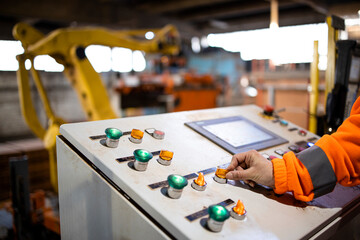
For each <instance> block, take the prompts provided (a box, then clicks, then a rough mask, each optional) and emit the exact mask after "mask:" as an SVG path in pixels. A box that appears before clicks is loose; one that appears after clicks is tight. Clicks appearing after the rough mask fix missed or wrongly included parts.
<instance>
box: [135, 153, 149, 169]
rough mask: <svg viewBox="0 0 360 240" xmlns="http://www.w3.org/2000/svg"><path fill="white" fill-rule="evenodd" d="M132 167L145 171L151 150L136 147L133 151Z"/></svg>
mask: <svg viewBox="0 0 360 240" xmlns="http://www.w3.org/2000/svg"><path fill="white" fill-rule="evenodd" d="M134 157H135V162H134V168H135V169H136V170H138V171H145V170H146V168H147V165H148V162H149V160H150V159H152V157H153V155H152V153H151V152H149V151H146V150H144V149H136V150H135V151H134Z"/></svg>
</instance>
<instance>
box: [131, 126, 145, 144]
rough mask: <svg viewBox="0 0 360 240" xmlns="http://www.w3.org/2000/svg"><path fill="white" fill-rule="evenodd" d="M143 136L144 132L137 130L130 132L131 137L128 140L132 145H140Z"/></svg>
mask: <svg viewBox="0 0 360 240" xmlns="http://www.w3.org/2000/svg"><path fill="white" fill-rule="evenodd" d="M143 136H144V132H143V131H141V130H139V129H133V130H131V135H130V138H129V140H130V141H131V142H133V143H141V142H142V139H143Z"/></svg>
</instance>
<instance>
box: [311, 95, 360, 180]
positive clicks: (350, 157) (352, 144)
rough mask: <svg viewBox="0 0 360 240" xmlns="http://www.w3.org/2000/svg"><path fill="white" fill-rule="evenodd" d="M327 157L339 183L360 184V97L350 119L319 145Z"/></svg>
mask: <svg viewBox="0 0 360 240" xmlns="http://www.w3.org/2000/svg"><path fill="white" fill-rule="evenodd" d="M316 145H318V146H319V147H320V148H321V149H322V150H323V151H324V152H325V153H326V155H327V157H328V159H329V162H330V163H331V166H332V168H333V169H334V172H335V175H336V179H337V182H339V183H340V184H341V185H344V186H355V185H359V184H360V97H359V98H358V99H357V100H356V102H355V103H354V105H353V108H352V110H351V115H350V117H348V118H347V119H346V120H345V121H344V122H343V124H342V125H341V126H340V127H339V128H338V130H337V131H336V132H335V133H333V134H332V135H325V136H323V137H322V138H321V139H320V140H319V141H318V142H317V143H316Z"/></svg>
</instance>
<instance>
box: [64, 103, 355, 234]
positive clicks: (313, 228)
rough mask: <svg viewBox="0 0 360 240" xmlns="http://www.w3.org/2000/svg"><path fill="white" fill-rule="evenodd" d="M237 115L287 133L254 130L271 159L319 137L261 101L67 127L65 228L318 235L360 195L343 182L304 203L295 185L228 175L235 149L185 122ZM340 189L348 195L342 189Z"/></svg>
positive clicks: (252, 138)
mask: <svg viewBox="0 0 360 240" xmlns="http://www.w3.org/2000/svg"><path fill="white" fill-rule="evenodd" d="M232 117H240V118H241V120H245V121H246V124H254V126H255V125H256V126H259V128H257V129H258V130H259V129H260V130H261V131H262V132H264V133H265V134H267V135H269V136H270V137H271V136H276V137H274V138H277V136H279V138H281V139H282V140H281V141H275V142H274V143H273V144H270V145H269V144H266V145H263V144H261V142H262V141H263V140H264V141H265V140H266V135H264V134H262V133H257V134H255V132H254V131H255V130H254V131H253V130H251V131H247V133H246V134H247V136H246V141H247V142H251V143H253V142H256V141H257V139H256V138H259V139H260V140H259V142H260V145H259V146H261V147H259V148H258V149H257V150H258V151H259V152H260V153H261V154H262V155H263V156H264V157H265V158H266V159H269V160H271V159H273V158H281V157H282V156H283V155H284V154H285V153H286V152H288V151H293V152H295V153H298V152H301V151H303V150H304V149H306V148H308V147H311V146H312V145H313V144H314V143H315V142H316V141H317V140H318V139H319V137H318V136H316V135H314V134H312V133H310V132H308V131H306V130H305V129H302V128H300V127H299V126H296V125H295V124H292V123H290V122H287V121H286V120H284V119H281V118H279V117H277V116H276V115H274V114H272V113H271V114H270V113H269V112H268V111H264V110H262V109H261V108H259V107H256V106H254V105H248V106H240V107H227V108H217V109H209V110H199V111H189V112H179V113H169V114H160V115H152V116H141V117H132V118H123V119H113V120H104V121H95V122H84V123H74V124H65V125H63V126H61V129H60V133H61V136H59V137H58V138H57V151H58V172H59V173H58V175H59V200H60V216H61V231H62V236H63V237H65V238H75V237H77V238H78V237H80V238H82V237H85V238H90V239H91V238H93V239H99V238H113V239H118V238H140V237H146V238H147V239H161V238H163V239H169V238H170V239H174V238H175V239H200V238H205V239H219V238H226V239H253V238H256V239H289V238H290V239H299V238H309V237H311V236H314V235H315V234H316V233H317V232H319V231H320V230H322V229H323V228H324V227H325V226H327V225H329V224H331V223H332V222H333V221H335V220H336V218H338V217H339V216H340V212H346V211H345V210H346V209H347V208H349V207H350V206H353V205H354V204H356V203H358V202H359V199H358V196H359V193H360V191H359V190H358V189H357V190H356V189H355V190H354V189H350V188H343V187H339V186H338V187H337V188H336V189H335V191H334V192H333V193H330V195H325V196H323V197H321V198H318V199H316V200H314V201H312V202H309V203H303V202H299V201H296V200H295V199H294V198H293V196H292V194H291V193H287V194H284V195H281V196H278V195H276V194H274V192H273V191H272V189H269V188H267V187H264V186H259V185H256V186H255V187H254V188H252V187H250V186H248V185H247V184H245V183H244V182H242V181H232V180H228V179H226V177H225V175H226V170H225V169H226V167H227V165H228V164H229V163H230V161H231V158H232V154H233V153H232V152H231V151H229V150H227V149H226V148H224V147H222V146H220V145H219V144H216V143H214V141H212V140H209V138H208V137H206V136H204V135H202V134H199V133H198V132H197V131H196V130H195V131H194V129H192V128H191V127H189V126H188V125H185V123H192V122H202V121H212V120H213V119H228V118H232ZM236 126H239V125H236ZM207 129H210V130H211V131H212V133H214V132H216V133H217V134H218V135H219V136H223V135H224V136H228V135H229V134H230V135H231V136H229V138H227V137H223V138H222V140H223V141H228V142H230V143H231V142H236V141H237V142H239V141H238V139H239V138H238V136H243V135H244V134H245V130H244V129H243V130H241V129H239V128H236V127H234V128H233V130H232V131H228V132H227V133H226V134H223V132H222V131H225V130H222V129H223V128H222V127H221V128H217V129H216V128H214V127H213V126H212V127H207ZM247 129H249V128H247ZM258 130H256V131H258ZM252 133H254V134H253V135H252ZM229 139H236V141H232V140H229ZM283 140H284V141H283ZM232 145H236V144H232ZM235 148H236V146H235ZM339 192H340V193H341V194H342V198H341V199H337V197H336V196H337V195H338V194H339ZM334 199H335V200H334ZM344 209H345V210H344ZM74 222H76V226H75V225H74V224H73V223H74ZM79 225H80V226H79Z"/></svg>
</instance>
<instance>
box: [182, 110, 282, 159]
mask: <svg viewBox="0 0 360 240" xmlns="http://www.w3.org/2000/svg"><path fill="white" fill-rule="evenodd" d="M234 121H245V122H246V123H248V124H250V125H252V126H253V127H255V128H257V129H258V130H260V131H263V132H264V133H266V134H268V135H270V136H271V137H272V138H271V139H267V140H263V141H259V142H254V143H250V144H247V145H241V146H238V147H234V146H233V145H231V144H230V143H228V142H226V141H225V140H223V139H221V138H219V137H218V136H217V135H215V134H213V133H211V132H209V131H208V130H207V129H205V128H204V127H203V126H208V125H214V124H220V123H227V122H234ZM185 125H186V126H188V127H190V128H191V129H193V130H195V131H196V132H198V133H199V134H201V135H202V136H204V137H206V138H207V139H209V140H210V141H212V142H214V143H216V144H217V145H219V146H220V147H222V148H223V149H225V150H226V151H228V152H230V153H231V154H236V153H240V152H246V151H249V150H252V149H255V150H257V151H259V150H262V149H265V148H269V147H274V146H277V145H280V144H284V143H288V142H289V141H288V140H286V139H284V138H282V137H280V136H279V135H277V134H275V133H273V132H271V131H269V130H267V129H265V128H263V127H261V126H259V125H258V124H256V123H254V122H252V121H250V120H248V119H246V118H244V117H241V116H233V117H226V118H216V119H208V120H202V121H194V122H186V123H185Z"/></svg>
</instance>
